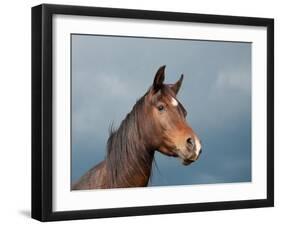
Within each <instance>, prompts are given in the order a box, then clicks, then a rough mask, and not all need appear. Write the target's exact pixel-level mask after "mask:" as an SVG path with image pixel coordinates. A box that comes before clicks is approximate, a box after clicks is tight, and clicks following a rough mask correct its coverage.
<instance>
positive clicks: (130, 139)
mask: <svg viewBox="0 0 281 226" xmlns="http://www.w3.org/2000/svg"><path fill="white" fill-rule="evenodd" d="M141 103H142V102H141V101H139V102H137V104H136V105H135V106H134V108H133V110H132V111H131V112H130V113H129V114H128V115H127V117H126V118H125V119H124V120H123V121H122V123H121V125H120V127H119V129H118V130H117V131H115V132H112V133H111V136H110V138H109V139H108V143H107V149H108V154H107V158H106V161H105V162H106V167H107V171H108V174H109V175H108V185H109V187H140V186H146V185H147V184H148V181H149V177H150V174H151V168H152V162H153V158H154V150H153V148H151V147H149V145H148V144H147V143H146V138H145V133H144V130H143V129H142V128H143V126H142V125H141V124H142V123H144V122H143V121H141V118H140V117H141V116H142V115H143V114H142V113H141V109H142V104H141Z"/></svg>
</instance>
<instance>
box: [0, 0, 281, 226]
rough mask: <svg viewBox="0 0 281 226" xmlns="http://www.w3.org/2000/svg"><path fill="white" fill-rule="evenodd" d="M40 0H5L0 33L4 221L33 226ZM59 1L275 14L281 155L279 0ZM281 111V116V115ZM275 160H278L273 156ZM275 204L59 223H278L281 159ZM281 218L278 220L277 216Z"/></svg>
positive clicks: (1, 203)
mask: <svg viewBox="0 0 281 226" xmlns="http://www.w3.org/2000/svg"><path fill="white" fill-rule="evenodd" d="M40 3H42V2H41V1H35V0H29V1H2V2H1V14H0V15H1V20H0V23H1V27H0V28H1V35H0V39H1V41H0V57H1V58H0V62H1V64H0V79H1V82H0V94H1V95H0V104H1V110H0V133H1V134H0V135H1V136H0V137H1V139H0V155H1V157H0V180H1V190H0V215H1V217H0V224H1V225H9V224H13V225H15V224H16V223H19V225H25V224H26V225H27V224H29V225H35V224H38V222H37V221H35V220H32V219H30V217H29V214H30V168H31V167H30V165H31V162H30V158H31V157H30V156H31V151H30V149H31V144H30V139H31V136H30V118H31V116H30V108H31V101H30V95H31V91H30V89H31V87H30V81H31V78H30V66H31V63H30V58H31V56H30V48H31V41H30V39H31V38H30V36H31V35H30V33H31V26H30V24H31V21H30V18H31V17H30V7H31V6H33V5H36V4H40ZM48 3H56V4H73V5H89V6H104V7H119V8H139V9H150V10H164V11H182V12H192V13H210V14H226V15H227V14H228V15H237V16H255V17H273V18H275V34H276V35H275V40H276V42H275V52H276V53H275V62H276V67H275V68H276V70H275V78H276V79H275V87H276V88H275V94H276V96H275V109H276V110H275V115H276V116H277V117H276V119H275V132H276V136H275V140H276V143H275V153H276V154H275V159H276V160H277V159H280V157H281V156H280V152H278V151H279V150H280V148H281V142H280V139H279V140H277V138H278V137H280V136H281V121H280V119H281V118H280V115H281V105H280V98H281V91H280V88H281V87H280V82H281V81H280V77H279V76H278V75H279V74H280V73H281V71H280V70H281V68H280V64H279V65H278V64H277V63H278V62H280V59H281V58H280V40H281V30H280V23H281V14H280V6H279V7H278V1H271V0H267V1H260V2H258V1H245V0H232V1H223V0H222V1H220V0H212V1H205V2H204V1H201V0H195V1H180V0H173V1H169V2H168V1H166V2H164V1H163V0H162V1H156V0H154V1H153V0H150V1H149V0H141V1H133V0H128V1H125V0H124V1H116V0H115V1H114V0H107V1H102V0H100V1H86V0H80V1H74V0H73V1H70V0H69V1H66V0H65V1H48ZM278 115H279V117H278ZM275 162H276V163H277V161H275ZM275 172H276V176H275V178H276V180H275V181H276V186H275V189H276V201H275V205H276V207H275V208H262V209H248V210H231V211H217V212H204V213H202V212H199V213H187V214H170V215H160V216H159V215H158V216H157V215H154V216H145V217H126V218H114V219H99V220H83V221H71V222H70V221H68V222H60V223H55V224H60V225H68V224H72V225H75V224H79V225H92V224H95V225H116V224H117V225H119V224H120V225H124V226H126V225H132V224H134V225H145V224H149V225H150V224H151V225H152V224H164V225H172V224H176V223H178V224H181V223H184V224H185V223H186V224H189V225H192V224H193V223H194V224H196V225H197V224H198V225H203V224H210V223H214V224H216V225H239V224H241V225H245V224H247V223H248V224H251V225H259V224H260V225H264V224H267V223H268V222H269V221H271V222H276V221H277V219H278V218H280V217H278V213H279V212H280V211H281V207H280V204H281V198H280V192H279V191H280V185H281V184H280V172H281V167H280V164H279V165H278V164H276V167H275ZM279 220H280V219H279Z"/></svg>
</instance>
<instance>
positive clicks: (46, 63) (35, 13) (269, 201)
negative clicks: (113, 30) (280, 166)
mask: <svg viewBox="0 0 281 226" xmlns="http://www.w3.org/2000/svg"><path fill="white" fill-rule="evenodd" d="M55 14H64V15H82V16H97V17H112V18H133V19H147V20H162V21H182V22H196V23H212V24H227V25H231V24H233V25H247V26H262V27H266V28H267V172H266V173H267V198H266V199H257V200H246V201H244V200H241V201H226V202H209V203H194V204H172V203H171V204H170V205H160V206H144V207H129V208H111V209H95V210H73V211H63V212H54V211H53V210H52V199H53V196H52V184H53V181H52V136H53V134H52V123H53V120H52V110H53V101H52V99H53V94H52V89H53V88H52V87H53V84H52V81H53V79H52V17H53V15H55ZM270 206H274V20H273V19H268V18H253V17H237V16H221V15H204V14H191V13H176V12H161V11H144V10H132V9H117V8H99V7H83V6H66V5H50V4H43V5H39V6H35V7H33V8H32V218H34V219H37V220H40V221H56V220H72V219H86V218H105V217H121V216H134V215H149V214H168V213H180V212H194V211H210V210H228V209H242V208H257V207H270Z"/></svg>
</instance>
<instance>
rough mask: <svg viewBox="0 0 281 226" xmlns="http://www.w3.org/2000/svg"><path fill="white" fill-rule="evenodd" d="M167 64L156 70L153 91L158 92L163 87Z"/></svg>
mask: <svg viewBox="0 0 281 226" xmlns="http://www.w3.org/2000/svg"><path fill="white" fill-rule="evenodd" d="M165 67H166V66H165V65H163V66H162V67H160V68H159V69H158V71H157V72H156V75H155V77H154V81H153V85H152V91H153V93H156V92H157V91H158V90H160V89H161V87H162V85H163V82H164V79H165Z"/></svg>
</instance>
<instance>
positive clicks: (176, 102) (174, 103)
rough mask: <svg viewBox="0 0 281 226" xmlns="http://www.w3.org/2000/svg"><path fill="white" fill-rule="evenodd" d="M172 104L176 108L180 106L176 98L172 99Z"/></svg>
mask: <svg viewBox="0 0 281 226" xmlns="http://www.w3.org/2000/svg"><path fill="white" fill-rule="evenodd" d="M171 103H172V105H173V106H175V107H176V106H178V101H177V100H176V99H175V98H174V97H172V100H171Z"/></svg>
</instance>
